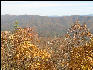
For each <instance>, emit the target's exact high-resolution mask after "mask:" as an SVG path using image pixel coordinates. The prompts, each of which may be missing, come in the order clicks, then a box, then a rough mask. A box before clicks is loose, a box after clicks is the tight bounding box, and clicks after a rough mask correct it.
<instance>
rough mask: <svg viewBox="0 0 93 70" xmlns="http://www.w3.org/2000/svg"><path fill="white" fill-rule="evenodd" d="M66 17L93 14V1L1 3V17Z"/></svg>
mask: <svg viewBox="0 0 93 70" xmlns="http://www.w3.org/2000/svg"><path fill="white" fill-rule="evenodd" d="M5 14H9V15H41V16H65V15H88V14H93V1H1V15H5Z"/></svg>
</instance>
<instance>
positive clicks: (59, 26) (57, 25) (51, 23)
mask: <svg viewBox="0 0 93 70" xmlns="http://www.w3.org/2000/svg"><path fill="white" fill-rule="evenodd" d="M77 17H78V19H79V21H80V24H84V22H86V24H87V26H88V28H89V30H90V31H91V32H92V33H93V16H90V15H89V16H88V15H86V16H78V15H74V16H60V17H59V16H57V17H56V16H52V17H50V16H39V15H19V16H17V15H2V16H1V30H13V26H14V23H15V21H16V20H17V21H18V23H19V26H20V27H28V26H30V27H33V28H35V29H36V30H37V32H38V34H39V35H40V36H55V35H63V34H65V33H66V31H67V29H68V28H69V26H70V25H72V24H74V22H75V20H76V19H77Z"/></svg>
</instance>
